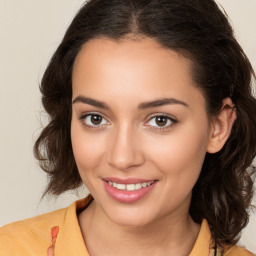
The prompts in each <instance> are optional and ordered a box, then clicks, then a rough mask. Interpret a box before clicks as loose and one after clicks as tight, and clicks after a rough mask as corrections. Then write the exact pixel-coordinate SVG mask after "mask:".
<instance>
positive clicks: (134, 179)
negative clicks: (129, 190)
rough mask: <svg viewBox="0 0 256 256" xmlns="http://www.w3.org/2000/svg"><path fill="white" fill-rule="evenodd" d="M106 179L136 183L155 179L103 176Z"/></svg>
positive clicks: (120, 182) (119, 182)
mask: <svg viewBox="0 0 256 256" xmlns="http://www.w3.org/2000/svg"><path fill="white" fill-rule="evenodd" d="M102 180H104V181H110V182H114V183H118V184H136V183H144V182H152V181H155V179H152V180H148V179H139V178H117V177H105V178H102Z"/></svg>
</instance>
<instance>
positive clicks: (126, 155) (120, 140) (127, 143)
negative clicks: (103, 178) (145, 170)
mask: <svg viewBox="0 0 256 256" xmlns="http://www.w3.org/2000/svg"><path fill="white" fill-rule="evenodd" d="M140 144H141V143H140V140H139V138H138V136H137V135H136V132H135V131H134V130H132V129H131V127H130V128H129V127H128V125H122V127H119V128H117V129H115V130H113V133H112V134H111V136H110V137H109V145H108V146H107V148H108V152H107V161H108V164H109V165H111V166H112V167H114V168H115V169H117V170H122V171H126V170H130V169H131V167H134V166H139V165H142V164H143V163H144V155H143V150H142V148H143V147H142V145H140Z"/></svg>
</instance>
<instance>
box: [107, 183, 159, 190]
mask: <svg viewBox="0 0 256 256" xmlns="http://www.w3.org/2000/svg"><path fill="white" fill-rule="evenodd" d="M107 182H108V184H109V185H110V186H112V187H114V188H117V189H119V190H125V191H136V190H139V189H142V188H146V187H148V186H150V185H151V184H152V183H153V182H154V181H150V182H143V183H135V184H120V183H115V182H111V181H107Z"/></svg>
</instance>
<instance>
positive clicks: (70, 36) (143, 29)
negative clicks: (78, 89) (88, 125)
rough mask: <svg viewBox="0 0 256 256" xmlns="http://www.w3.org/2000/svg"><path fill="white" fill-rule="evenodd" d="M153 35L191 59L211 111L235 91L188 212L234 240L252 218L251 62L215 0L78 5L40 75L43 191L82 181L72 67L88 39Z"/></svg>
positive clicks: (255, 147)
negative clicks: (74, 138) (222, 138)
mask: <svg viewBox="0 0 256 256" xmlns="http://www.w3.org/2000/svg"><path fill="white" fill-rule="evenodd" d="M102 37H106V38H110V39H114V40H121V39H129V38H132V37H133V38H140V37H148V38H153V39H155V40H156V41H157V42H158V43H159V44H160V45H161V46H162V47H164V48H166V49H172V50H174V51H176V52H179V53H180V54H182V55H183V56H185V57H186V58H188V59H190V60H191V61H192V63H193V72H192V73H193V74H192V75H193V79H194V81H195V83H196V86H197V87H198V88H200V90H202V92H203V94H204V96H205V99H206V102H207V112H208V113H209V116H215V115H217V114H218V113H219V112H220V109H221V107H222V100H223V99H224V98H226V97H230V98H231V99H232V101H233V102H234V104H235V105H236V114H237V119H236V122H235V124H234V125H233V128H232V131H231V134H230V137H229V139H228V140H227V142H226V144H225V145H224V147H223V148H222V149H221V150H220V151H219V152H217V153H215V154H209V153H206V156H205V160H204V163H203V166H202V170H201V174H200V177H199V179H198V181H197V183H196V185H195V187H194V188H193V192H192V201H191V207H190V214H191V216H192V218H193V219H194V221H196V222H197V223H200V222H201V221H202V219H203V218H205V219H206V220H207V221H208V223H209V224H210V227H211V230H212V234H213V237H214V239H215V242H216V243H217V244H218V245H230V246H231V245H233V244H235V243H236V242H237V241H238V239H239V235H240V232H241V230H242V229H243V228H244V227H245V226H246V224H247V223H248V219H249V213H248V209H249V207H250V206H251V200H252V196H253V181H254V177H255V176H254V174H255V168H254V167H252V166H251V164H252V162H253V159H254V157H255V155H256V132H255V131H256V115H255V113H256V100H255V98H254V97H253V93H252V83H253V79H254V78H255V73H254V71H253V68H252V66H251V64H250V62H249V60H248V58H247V57H246V55H245V53H244V51H243V50H242V48H241V46H240V45H239V43H238V42H237V40H236V39H235V36H234V32H233V29H232V27H231V25H230V23H229V21H228V18H227V15H226V14H225V12H222V11H221V10H220V9H219V7H218V6H217V4H216V3H215V2H214V1H213V0H183V1H180V0H91V1H89V2H87V3H85V4H84V6H83V7H82V8H81V9H80V10H79V12H78V13H77V15H76V16H75V18H74V19H73V21H72V23H71V25H70V26H69V28H68V29H67V31H66V34H65V36H64V38H63V40H62V42H61V44H60V45H59V47H58V48H57V50H56V52H55V53H54V55H53V57H52V59H51V61H50V63H49V65H48V67H47V69H46V71H45V73H44V76H43V78H42V82H41V86H40V90H41V93H42V103H43V106H44V108H45V110H46V112H47V113H48V114H49V117H50V120H49V124H48V125H47V126H46V127H45V128H44V129H43V130H42V132H41V134H40V136H39V138H38V139H37V141H36V143H35V145H34V153H35V156H36V158H37V159H38V160H39V162H40V166H41V168H42V169H43V170H44V171H45V172H46V173H47V174H48V177H49V183H48V186H47V188H46V190H45V192H44V194H43V196H44V195H46V194H47V193H50V194H52V195H60V194H61V193H63V192H65V191H68V190H74V189H76V188H78V187H80V186H81V185H82V180H81V178H80V176H79V172H78V169H77V166H76V163H75V160H74V155H73V152H72V145H71V137H70V126H71V116H72V80H71V77H72V69H73V64H74V60H75V58H76V56H77V54H78V53H79V51H80V49H81V47H82V46H83V45H84V44H85V43H86V42H88V41H89V40H91V39H96V38H102Z"/></svg>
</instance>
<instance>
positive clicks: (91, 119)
mask: <svg viewBox="0 0 256 256" xmlns="http://www.w3.org/2000/svg"><path fill="white" fill-rule="evenodd" d="M80 120H81V121H82V123H83V124H84V125H85V126H86V127H89V128H99V127H101V126H103V125H106V124H108V121H107V120H106V119H105V118H104V117H103V116H101V115H98V114H85V115H82V116H81V117H80Z"/></svg>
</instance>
